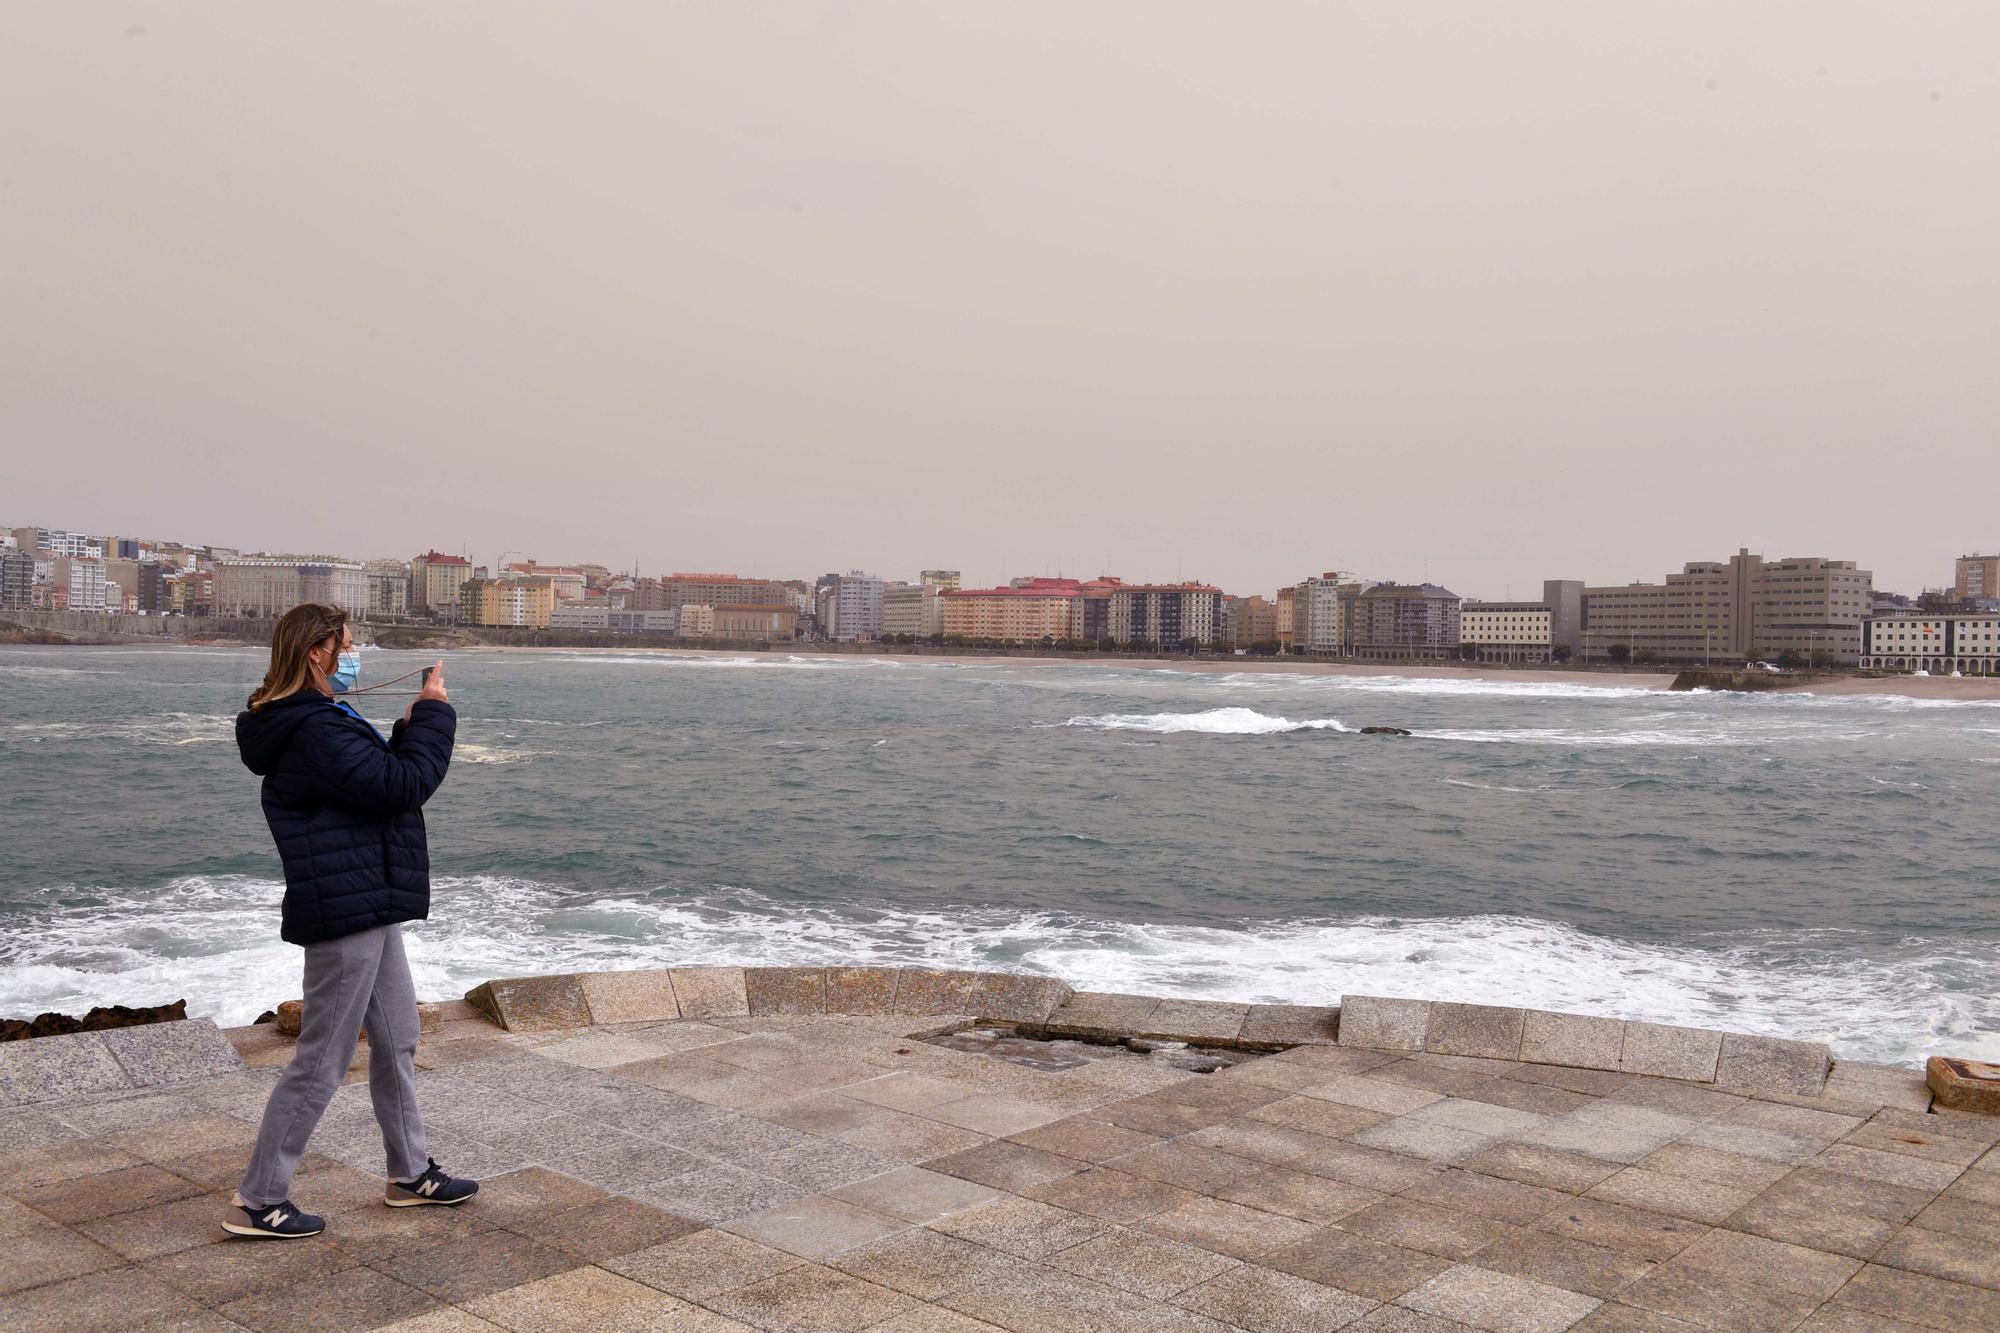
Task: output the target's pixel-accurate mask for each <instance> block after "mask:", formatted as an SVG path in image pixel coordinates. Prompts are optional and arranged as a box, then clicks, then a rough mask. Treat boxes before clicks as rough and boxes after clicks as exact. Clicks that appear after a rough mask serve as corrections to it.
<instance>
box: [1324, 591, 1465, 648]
mask: <svg viewBox="0 0 2000 1333" xmlns="http://www.w3.org/2000/svg"><path fill="white" fill-rule="evenodd" d="M1460 601H1461V599H1460V597H1459V595H1458V594H1457V593H1455V592H1453V591H1451V589H1449V588H1442V587H1439V586H1438V585H1437V584H1435V583H1416V584H1409V583H1378V584H1376V585H1375V586H1374V587H1372V588H1370V589H1368V590H1367V591H1366V592H1364V593H1362V594H1361V595H1360V596H1358V597H1356V598H1355V599H1354V605H1353V609H1352V612H1351V615H1352V617H1353V624H1352V627H1351V633H1352V637H1353V644H1354V656H1356V657H1360V658H1372V659H1376V660H1380V661H1411V660H1423V659H1428V658H1442V657H1450V656H1452V655H1454V654H1455V653H1457V651H1458V616H1459V603H1460Z"/></svg>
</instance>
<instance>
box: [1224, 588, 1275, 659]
mask: <svg viewBox="0 0 2000 1333" xmlns="http://www.w3.org/2000/svg"><path fill="white" fill-rule="evenodd" d="M1277 637H1278V608H1277V607H1276V606H1275V605H1273V604H1272V602H1271V601H1270V599H1269V598H1266V597H1261V596H1251V597H1229V598H1225V599H1224V600H1223V604H1222V639H1223V642H1225V643H1227V644H1229V645H1230V647H1232V648H1248V647H1249V646H1250V645H1251V644H1253V643H1267V642H1269V641H1271V640H1274V639H1276V638H1277Z"/></svg>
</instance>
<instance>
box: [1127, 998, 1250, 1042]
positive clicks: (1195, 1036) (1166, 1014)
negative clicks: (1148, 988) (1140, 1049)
mask: <svg viewBox="0 0 2000 1333" xmlns="http://www.w3.org/2000/svg"><path fill="white" fill-rule="evenodd" d="M1249 1013H1250V1006H1249V1005H1247V1004H1225V1003H1222V1002H1220V1001H1216V1000H1161V1001H1160V1002H1159V1003H1158V1004H1157V1005H1155V1006H1153V1011H1152V1012H1151V1013H1149V1014H1147V1015H1146V1021H1145V1023H1144V1024H1143V1025H1142V1026H1141V1028H1140V1030H1139V1031H1138V1032H1137V1033H1136V1034H1135V1035H1137V1036H1141V1037H1153V1038H1156V1039H1160V1040H1165V1041H1191V1042H1225V1043H1234V1042H1235V1040H1236V1038H1237V1037H1238V1036H1239V1035H1240V1034H1241V1033H1242V1031H1243V1020H1244V1019H1245V1018H1247V1017H1248V1016H1249Z"/></svg>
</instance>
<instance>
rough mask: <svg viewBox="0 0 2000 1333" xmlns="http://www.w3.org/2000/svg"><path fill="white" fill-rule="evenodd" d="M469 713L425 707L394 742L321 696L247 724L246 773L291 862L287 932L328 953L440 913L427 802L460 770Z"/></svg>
mask: <svg viewBox="0 0 2000 1333" xmlns="http://www.w3.org/2000/svg"><path fill="white" fill-rule="evenodd" d="M457 730H458V714H457V713H454V712H453V711H452V708H451V705H450V704H448V703H443V702H441V701H439V700H436V699H419V700H417V704H416V707H415V708H413V709H411V710H410V720H409V721H408V722H398V723H397V724H396V727H395V730H393V731H392V732H390V733H389V739H388V740H386V741H385V740H383V739H382V734H381V733H380V732H378V731H376V730H375V728H374V727H372V726H370V725H369V724H368V723H367V722H365V721H364V720H362V719H361V718H360V717H359V716H358V715H356V714H355V713H352V712H350V711H348V709H347V708H345V707H343V706H342V705H340V704H337V703H335V702H334V701H333V700H331V699H329V698H327V696H325V695H324V694H321V693H319V692H318V691H317V690H301V691H299V692H298V693H297V694H293V695H289V696H287V697H286V698H283V699H276V700H273V701H272V702H270V703H268V704H265V705H264V707H262V708H261V709H259V710H257V711H256V712H254V713H252V712H245V713H239V714H237V717H236V748H237V749H238V750H240V751H241V752H242V755H243V764H244V766H245V767H246V768H248V769H249V770H250V771H251V772H252V773H256V774H259V775H261V776H262V777H263V779H264V818H265V819H266V820H268V821H270V825H271V836H272V837H273V838H275V839H276V840H277V843H278V855H279V856H281V857H282V858H284V862H285V919H284V925H283V927H282V928H281V929H280V930H279V932H278V933H279V934H280V935H281V936H282V937H283V938H284V939H286V940H288V941H290V942H291V943H293V944H317V943H319V942H320V941H322V940H335V939H339V938H340V937H341V936H343V935H352V934H354V933H355V932H356V931H362V930H370V929H373V928H374V927H376V926H382V925H387V924H389V923H390V922H392V921H421V920H423V919H424V918H425V917H427V916H429V915H430V911H431V879H430V869H431V860H430V850H429V847H428V846H427V844H426V843H425V841H424V816H423V805H424V802H425V801H427V800H429V799H430V796H431V793H432V792H434V791H436V790H437V788H438V784H439V783H440V782H443V781H444V773H445V769H447V768H448V767H450V766H451V742H452V736H453V735H454V734H455V733H456V732H457Z"/></svg>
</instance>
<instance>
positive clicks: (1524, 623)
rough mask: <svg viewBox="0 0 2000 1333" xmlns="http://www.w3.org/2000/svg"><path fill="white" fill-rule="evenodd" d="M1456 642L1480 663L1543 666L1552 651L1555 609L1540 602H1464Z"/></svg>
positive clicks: (1460, 612)
mask: <svg viewBox="0 0 2000 1333" xmlns="http://www.w3.org/2000/svg"><path fill="white" fill-rule="evenodd" d="M1458 641H1459V644H1460V645H1461V646H1462V647H1466V648H1470V649H1472V650H1473V651H1474V653H1475V654H1476V656H1477V658H1478V660H1479V661H1481V662H1546V661H1548V660H1549V657H1550V654H1551V652H1552V651H1553V650H1554V648H1555V609H1554V608H1553V607H1551V606H1549V605H1548V604H1546V603H1544V602H1467V603H1465V604H1464V605H1463V606H1461V607H1460V608H1459V611H1458Z"/></svg>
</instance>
